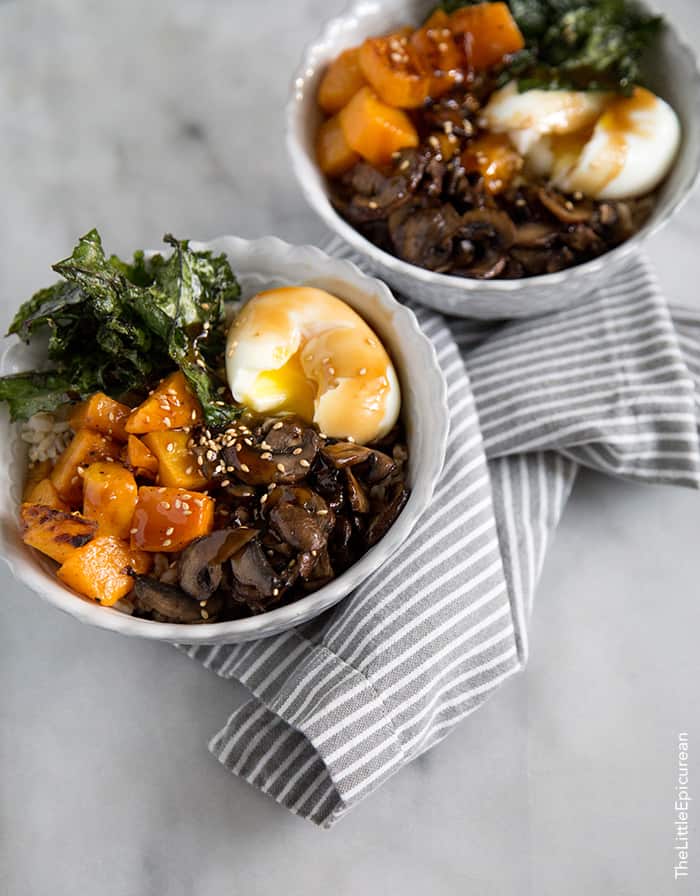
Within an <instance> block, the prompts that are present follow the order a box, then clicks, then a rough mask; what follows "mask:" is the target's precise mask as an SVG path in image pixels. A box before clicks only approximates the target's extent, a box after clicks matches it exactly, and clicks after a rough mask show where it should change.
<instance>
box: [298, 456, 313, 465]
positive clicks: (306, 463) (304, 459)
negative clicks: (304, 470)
mask: <svg viewBox="0 0 700 896" xmlns="http://www.w3.org/2000/svg"><path fill="white" fill-rule="evenodd" d="M299 466H301V467H310V466H311V464H310V463H309V462H308V460H307V459H306V458H305V457H302V459H301V460H300V461H299Z"/></svg>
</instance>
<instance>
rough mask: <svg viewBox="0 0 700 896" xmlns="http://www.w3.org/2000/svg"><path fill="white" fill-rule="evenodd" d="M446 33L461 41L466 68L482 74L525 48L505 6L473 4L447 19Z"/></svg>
mask: <svg viewBox="0 0 700 896" xmlns="http://www.w3.org/2000/svg"><path fill="white" fill-rule="evenodd" d="M449 29H450V31H451V32H452V33H453V34H454V35H455V37H456V38H457V39H461V40H462V42H463V46H464V51H465V54H466V61H467V65H468V66H469V67H470V68H472V69H474V70H475V71H477V72H478V71H483V70H484V69H487V68H490V67H491V66H492V65H496V64H497V63H499V62H501V60H502V59H503V57H504V56H508V55H510V54H511V53H517V52H518V50H522V48H523V47H524V46H525V40H524V38H523V36H522V34H521V33H520V29H519V28H518V26H517V24H516V21H515V19H514V18H513V16H512V15H511V12H510V9H508V5H507V4H506V3H500V2H499V3H477V4H476V5H475V6H465V7H462V9H458V10H457V11H456V12H453V13H452V15H451V16H450V24H449Z"/></svg>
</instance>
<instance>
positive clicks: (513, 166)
mask: <svg viewBox="0 0 700 896" xmlns="http://www.w3.org/2000/svg"><path fill="white" fill-rule="evenodd" d="M461 162H462V165H463V166H464V170H465V171H478V172H479V174H480V175H481V176H482V177H483V179H484V186H485V187H486V189H487V190H488V191H489V193H492V194H493V195H496V194H497V193H501V192H502V191H503V190H505V189H506V188H507V187H508V185H509V184H510V182H511V181H512V180H513V178H514V177H515V175H516V174H517V173H518V172H519V171H520V169H521V168H522V167H523V159H522V156H520V155H519V154H518V152H517V151H516V149H515V147H514V146H513V144H512V143H511V142H510V140H509V139H508V137H507V135H505V134H483V135H482V136H481V137H477V138H476V140H473V141H472V142H471V143H470V144H469V146H467V148H466V149H465V150H464V152H463V153H462V157H461Z"/></svg>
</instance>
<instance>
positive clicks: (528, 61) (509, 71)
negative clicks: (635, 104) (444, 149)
mask: <svg viewBox="0 0 700 896" xmlns="http://www.w3.org/2000/svg"><path fill="white" fill-rule="evenodd" d="M478 2H479V0H442V2H441V3H440V7H441V8H442V9H444V10H445V11H446V12H448V13H450V12H454V10H456V9H459V8H461V7H463V6H471V5H473V4H475V3H478ZM507 2H508V5H509V7H510V9H511V12H512V13H513V17H514V19H515V20H516V22H517V23H518V27H519V28H520V30H521V31H522V33H523V35H524V37H525V41H526V46H525V49H524V50H523V51H522V52H520V53H516V54H514V56H513V58H512V60H511V61H510V62H509V63H508V64H507V65H506V66H505V68H504V70H503V72H502V75H501V79H500V82H501V83H505V82H506V81H508V80H510V79H512V78H516V79H517V80H518V84H519V87H520V90H530V89H532V88H534V87H540V88H545V89H571V90H616V91H619V92H621V93H630V92H631V90H632V89H633V87H634V85H635V84H637V83H640V81H641V80H642V72H641V65H640V63H641V58H642V56H643V54H644V51H645V50H646V49H647V48H648V47H649V46H650V45H651V44H652V42H653V41H654V39H655V38H656V36H657V35H658V33H659V32H660V30H661V28H662V26H663V19H662V18H661V17H660V16H651V15H648V14H647V13H646V12H644V11H643V10H642V9H641V7H640V6H639V5H638V4H637V2H636V0H590V2H588V3H583V2H581V0H507Z"/></svg>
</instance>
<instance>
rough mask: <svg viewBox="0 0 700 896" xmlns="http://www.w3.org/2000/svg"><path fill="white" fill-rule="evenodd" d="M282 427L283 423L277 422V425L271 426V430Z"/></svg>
mask: <svg viewBox="0 0 700 896" xmlns="http://www.w3.org/2000/svg"><path fill="white" fill-rule="evenodd" d="M283 426H284V423H282V421H281V420H278V421H277V423H274V424H273V425H272V428H273V429H282V427H283Z"/></svg>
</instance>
